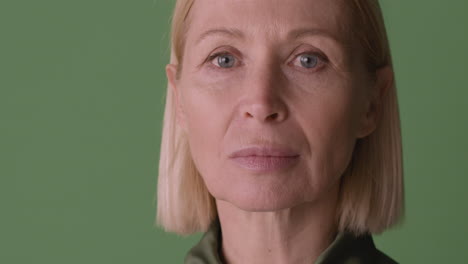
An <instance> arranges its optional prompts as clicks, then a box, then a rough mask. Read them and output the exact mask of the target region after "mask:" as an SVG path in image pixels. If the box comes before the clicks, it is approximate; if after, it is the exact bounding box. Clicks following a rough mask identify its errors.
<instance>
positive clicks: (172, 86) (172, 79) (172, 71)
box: [166, 64, 186, 130]
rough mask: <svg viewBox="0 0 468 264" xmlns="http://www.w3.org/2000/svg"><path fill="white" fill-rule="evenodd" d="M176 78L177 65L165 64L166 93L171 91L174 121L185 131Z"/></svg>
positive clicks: (183, 114) (183, 113)
mask: <svg viewBox="0 0 468 264" xmlns="http://www.w3.org/2000/svg"><path fill="white" fill-rule="evenodd" d="M176 76H177V65H175V64H167V65H166V77H167V81H168V92H169V90H171V91H172V99H173V102H172V103H173V104H175V109H176V121H177V124H178V125H179V126H180V127H181V128H182V129H183V130H186V121H185V112H184V110H183V107H182V104H181V98H180V91H179V80H178V79H177V78H176Z"/></svg>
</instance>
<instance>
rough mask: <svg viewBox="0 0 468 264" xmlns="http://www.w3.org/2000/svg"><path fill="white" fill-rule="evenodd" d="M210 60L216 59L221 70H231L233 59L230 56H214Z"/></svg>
mask: <svg viewBox="0 0 468 264" xmlns="http://www.w3.org/2000/svg"><path fill="white" fill-rule="evenodd" d="M212 58H215V59H216V61H217V63H218V65H219V67H221V68H232V67H233V66H234V62H235V58H234V56H232V55H230V54H215V55H213V56H212Z"/></svg>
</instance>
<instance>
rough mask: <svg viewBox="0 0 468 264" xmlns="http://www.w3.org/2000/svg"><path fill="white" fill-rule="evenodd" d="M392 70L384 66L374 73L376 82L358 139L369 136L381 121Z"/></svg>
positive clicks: (391, 80) (391, 83) (391, 82)
mask: <svg viewBox="0 0 468 264" xmlns="http://www.w3.org/2000/svg"><path fill="white" fill-rule="evenodd" d="M393 76H394V75H393V69H392V67H391V66H385V67H382V68H380V69H378V70H377V71H376V80H375V83H374V86H373V87H372V88H371V89H372V92H371V93H370V96H369V100H368V102H367V104H366V105H367V107H366V110H365V114H364V117H363V119H364V120H363V121H362V123H361V124H362V126H361V129H360V132H359V134H358V138H363V137H366V136H368V135H369V134H371V133H372V132H373V131H374V130H375V129H376V128H377V125H378V122H379V121H380V120H381V117H382V111H383V104H384V103H385V102H384V101H385V98H386V95H387V93H388V90H390V88H391V87H392V86H393Z"/></svg>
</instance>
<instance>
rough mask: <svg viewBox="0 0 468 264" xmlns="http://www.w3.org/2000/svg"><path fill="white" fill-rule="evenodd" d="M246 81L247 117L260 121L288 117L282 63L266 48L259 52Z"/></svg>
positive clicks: (245, 112) (244, 113)
mask: <svg viewBox="0 0 468 264" xmlns="http://www.w3.org/2000/svg"><path fill="white" fill-rule="evenodd" d="M244 83H245V88H246V89H245V91H246V94H245V98H246V101H247V102H246V107H245V109H244V110H243V115H244V116H245V117H250V118H255V119H258V120H259V121H268V120H276V121H281V120H283V119H285V118H286V117H287V109H286V105H285V102H284V94H285V88H286V87H285V83H284V78H283V73H282V72H281V67H280V63H278V62H277V60H276V58H275V56H274V55H272V54H271V53H269V52H268V51H266V49H264V50H263V52H259V53H257V56H256V58H254V59H253V60H252V63H251V65H250V67H249V69H248V73H247V76H246V79H245V82H244Z"/></svg>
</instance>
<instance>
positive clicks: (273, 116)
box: [267, 113, 278, 119]
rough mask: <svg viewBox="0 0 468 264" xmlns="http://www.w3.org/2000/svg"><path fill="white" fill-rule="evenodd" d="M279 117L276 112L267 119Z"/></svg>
mask: <svg viewBox="0 0 468 264" xmlns="http://www.w3.org/2000/svg"><path fill="white" fill-rule="evenodd" d="M277 117H278V113H274V114H272V115H270V116H268V117H267V119H276V118H277Z"/></svg>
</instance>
